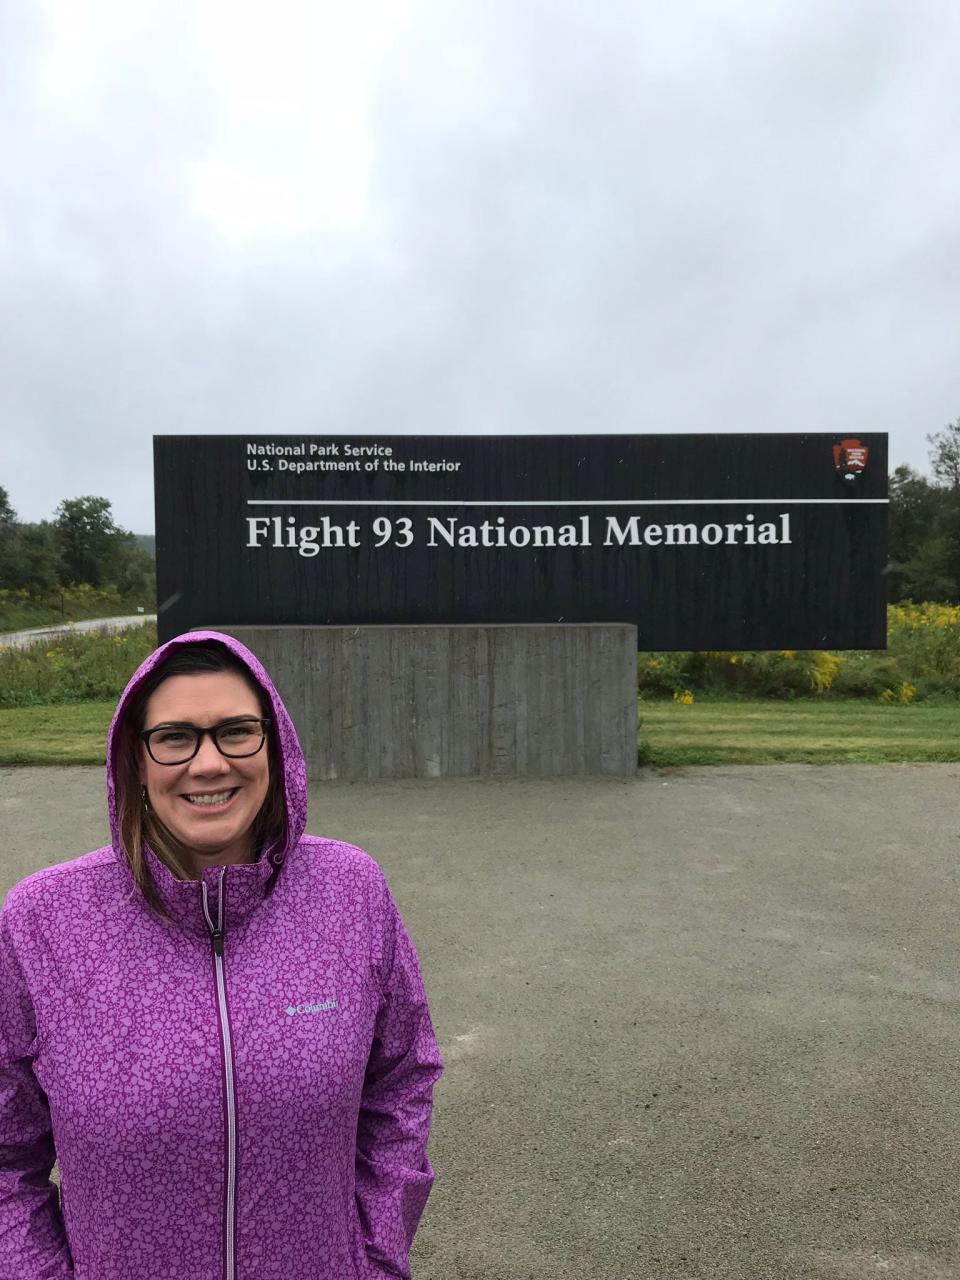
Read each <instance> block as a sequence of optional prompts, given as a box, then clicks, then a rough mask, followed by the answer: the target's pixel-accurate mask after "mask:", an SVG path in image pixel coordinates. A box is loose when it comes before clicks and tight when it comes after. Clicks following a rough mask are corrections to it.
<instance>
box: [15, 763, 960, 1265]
mask: <svg viewBox="0 0 960 1280" xmlns="http://www.w3.org/2000/svg"><path fill="white" fill-rule="evenodd" d="M958 795H960V766H958V765H881V766H871V765H862V766H824V767H811V766H769V767H766V768H747V767H745V768H736V769H733V768H716V769H689V770H683V771H673V772H665V773H653V772H646V773H644V774H642V775H641V776H640V777H639V778H637V779H636V780H625V781H620V780H616V781H609V780H599V779H597V780H583V779H577V780H566V781H554V780H550V781H517V782H507V781H435V782H434V781H431V782H424V781H414V782H380V783H377V782H373V783H352V784H351V783H327V784H324V785H321V786H317V787H315V788H313V791H312V808H311V821H310V830H311V831H315V832H323V833H325V834H329V835H336V836H341V837H344V838H348V839H350V840H353V841H355V842H356V843H359V844H361V845H363V846H364V847H365V848H367V849H368V850H369V851H370V852H371V853H372V854H373V856H374V857H376V858H377V860H378V861H379V862H380V863H381V865H382V866H383V867H384V870H385V871H386V873H387V876H388V879H389V881H390V883H391V885H392V887H393V890H394V894H395V896H396V898H397V900H398V903H399V905H400V908H401V911H402V912H403V914H404V917H405V919H406V921H407V925H408V928H409V930H410V932H411V935H412V936H413V938H414V940H415V942H416V944H417V946H418V949H419V952H420V956H421V961H422V964H423V968H424V974H425V978H426V982H427V987H428V992H429V996H430V1001H431V1008H432V1010H433V1014H434V1021H435V1024H436V1027H437V1033H438V1037H439V1039H440V1042H441V1046H442V1049H443V1053H444V1058H445V1062H446V1072H445V1074H444V1077H443V1079H442V1080H441V1082H440V1085H439V1086H438V1089H437V1096H436V1102H437V1106H436V1112H435V1120H434V1133H433V1137H432V1139H431V1158H432V1160H433V1162H434V1164H435V1166H436V1169H437V1175H438V1176H437V1185H436V1188H435V1190H434V1194H433V1197H432V1198H431V1201H430V1204H429V1205H428V1207H427V1212H426V1215H425V1218H424V1222H423V1225H422V1227H421V1230H420V1233H419V1234H418V1236H417V1240H416V1245H415V1250H414V1276H415V1277H416V1280H493V1278H495V1280H632V1278H633V1277H637V1278H640V1277H643V1278H644V1280H648V1278H649V1280H674V1278H676V1280H681V1278H683V1280H700V1278H701V1277H703V1278H706V1277H718V1278H719V1277H722V1278H723V1280H748V1278H749V1280H807V1278H810V1280H853V1278H859V1277H864V1278H866V1277H872V1278H875V1277H878V1276H881V1275H888V1276H895V1277H897V1280H945V1278H947V1277H960V1244H958V1235H960V1233H958V1221H960V1086H958V1080H960V1068H958V1063H960V987H958V966H957V921H958V894H957V890H958V878H960V870H958V868H960V824H958V822H957V815H958ZM0 828H2V829H0V839H2V847H3V850H4V859H3V864H2V867H3V872H2V874H3V877H4V883H3V885H0V889H5V888H6V887H7V886H8V885H9V884H10V883H12V882H13V881H14V880H16V879H18V878H19V877H20V876H22V875H24V874H26V873H27V872H28V871H30V870H31V869H33V868H34V867H37V866H41V865H44V864H46V863H48V862H51V861H55V860H58V859H60V858H63V857H67V856H72V855H73V854H77V853H80V852H83V851H84V850H85V849H87V848H90V847H92V846H93V845H95V844H97V843H98V842H99V841H100V840H101V839H102V838H103V836H104V832H105V819H104V801H103V792H102V773H101V771H100V770H99V769H81V768H76V769H59V768H49V769H16V770H14V769H6V770H0Z"/></svg>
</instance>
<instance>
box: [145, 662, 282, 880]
mask: <svg viewBox="0 0 960 1280" xmlns="http://www.w3.org/2000/svg"><path fill="white" fill-rule="evenodd" d="M262 714H263V713H262V711H261V709H260V703H259V701H258V699H257V695H256V694H255V693H254V691H253V689H251V687H250V685H249V684H248V683H247V682H246V680H244V678H243V677H242V676H241V675H238V674H237V673H236V672H233V671H218V672H212V673H210V674H209V675H195V676H171V677H170V678H169V679H167V680H164V681H163V683H162V684H161V685H159V686H158V688H157V689H155V690H154V692H153V693H152V694H151V695H150V698H149V701H148V702H147V705H146V710H145V712H144V719H143V727H144V729H154V728H156V727H157V726H158V725H164V724H178V723H179V724H183V723H187V724H194V725H198V726H200V727H202V728H206V727H207V726H209V725H215V724H219V723H220V722H221V721H222V720H231V719H233V718H234V717H236V716H252V717H254V718H256V719H259V718H260V716H261V715H262ZM268 750H269V744H268V743H266V742H265V743H264V744H263V746H262V747H261V749H260V750H259V751H258V752H257V754H256V755H254V756H246V757H243V758H234V759H228V758H227V757H226V756H223V755H221V754H220V752H219V751H218V750H217V748H216V746H215V744H214V743H213V742H212V741H211V739H210V735H209V734H206V735H204V737H203V738H202V739H201V742H200V749H199V751H198V752H197V754H196V755H195V756H194V757H193V759H192V760H188V761H187V762H186V764H175V765H163V764H157V763H156V761H155V760H152V759H151V758H150V755H149V753H148V751H147V748H146V746H145V745H144V744H142V743H141V751H142V758H141V765H140V780H141V782H142V783H143V785H144V786H145V787H146V789H147V801H148V803H149V805H150V808H151V809H152V810H153V812H154V814H155V816H156V817H157V818H158V819H159V820H160V821H161V822H162V823H163V825H164V826H165V827H166V828H167V830H168V831H169V832H170V834H171V835H172V836H173V838H174V839H175V840H176V841H177V843H178V844H179V845H181V846H182V849H183V852H184V857H185V859H186V860H187V862H188V864H189V866H190V868H191V871H192V873H193V874H194V875H195V876H198V877H199V875H200V872H201V871H202V870H203V868H204V867H210V866H223V865H225V864H227V863H236V862H249V861H250V859H251V858H252V856H253V853H254V849H253V833H252V830H251V828H252V826H253V822H254V819H255V818H256V816H257V814H258V813H259V812H260V808H261V806H262V804H263V802H264V799H265V798H266V794H267V788H268V786H269V784H270V758H269V755H268Z"/></svg>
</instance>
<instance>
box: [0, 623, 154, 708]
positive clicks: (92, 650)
mask: <svg viewBox="0 0 960 1280" xmlns="http://www.w3.org/2000/svg"><path fill="white" fill-rule="evenodd" d="M156 646H157V629H156V627H155V626H153V625H151V624H147V625H146V626H143V627H134V628H132V629H131V630H129V631H123V632H117V633H114V634H112V635H106V634H104V633H102V632H90V631H87V632H77V633H75V634H73V635H69V636H65V637H64V638H63V639H60V640H53V641H47V642H46V643H43V644H37V645H32V646H31V647H30V648H29V649H4V648H0V706H3V707H24V706H36V705H46V704H55V703H62V702H87V701H94V700H97V701H102V700H107V699H113V698H117V697H119V696H120V694H121V693H122V692H123V687H124V685H125V684H126V683H127V681H128V680H129V679H130V676H131V675H132V674H133V672H134V671H135V670H136V668H137V667H138V666H139V665H140V663H141V662H142V661H143V659H144V658H145V657H146V656H147V655H148V654H149V653H151V652H152V651H153V650H154V649H155V648H156Z"/></svg>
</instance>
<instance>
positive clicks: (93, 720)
mask: <svg viewBox="0 0 960 1280" xmlns="http://www.w3.org/2000/svg"><path fill="white" fill-rule="evenodd" d="M115 706H116V702H71V703H65V704H64V705H62V706H56V707H4V708H0V764H103V760H104V754H105V750H106V738H107V726H108V725H109V723H110V717H111V716H112V715H113V710H114V707H115Z"/></svg>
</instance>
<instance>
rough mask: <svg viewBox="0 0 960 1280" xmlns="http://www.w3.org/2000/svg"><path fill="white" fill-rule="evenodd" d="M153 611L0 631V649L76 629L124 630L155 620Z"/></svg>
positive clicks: (20, 646)
mask: <svg viewBox="0 0 960 1280" xmlns="http://www.w3.org/2000/svg"><path fill="white" fill-rule="evenodd" d="M156 620H157V615H156V614H155V613H131V614H127V615H126V616H125V617H122V618H84V619H83V621H81V622H65V623H63V624H62V625H59V624H58V625H57V626H55V627H30V628H29V629H28V630H27V631H0V649H29V648H30V646H31V645H34V644H42V643H43V641H44V640H59V639H60V638H61V637H62V636H70V635H73V634H74V632H77V631H126V630H127V628H128V627H142V626H143V625H144V623H147V622H156Z"/></svg>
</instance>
